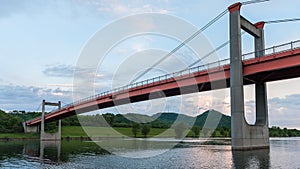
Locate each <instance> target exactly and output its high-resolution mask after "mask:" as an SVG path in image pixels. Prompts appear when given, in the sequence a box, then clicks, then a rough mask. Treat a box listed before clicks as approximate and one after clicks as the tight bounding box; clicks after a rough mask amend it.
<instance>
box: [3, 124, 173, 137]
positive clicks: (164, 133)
mask: <svg viewBox="0 0 300 169" xmlns="http://www.w3.org/2000/svg"><path fill="white" fill-rule="evenodd" d="M131 130H132V129H131V128H124V127H115V128H109V127H84V129H83V128H82V127H81V126H63V127H62V138H78V137H88V136H89V137H126V136H129V137H133V133H132V131H131ZM85 131H86V132H85ZM87 133H88V134H87ZM157 135H159V136H158V137H174V130H173V129H161V128H151V130H150V133H149V134H148V135H147V137H153V136H157ZM137 137H144V136H143V135H142V134H141V133H140V132H139V133H138V134H137ZM0 138H2V139H3V138H4V139H5V138H17V139H21V138H29V139H30V138H39V134H38V133H30V134H26V133H0Z"/></svg>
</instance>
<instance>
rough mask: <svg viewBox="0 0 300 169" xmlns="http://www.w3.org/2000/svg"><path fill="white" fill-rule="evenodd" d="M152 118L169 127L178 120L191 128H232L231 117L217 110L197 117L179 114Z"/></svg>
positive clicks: (160, 114)
mask: <svg viewBox="0 0 300 169" xmlns="http://www.w3.org/2000/svg"><path fill="white" fill-rule="evenodd" d="M151 117H152V118H154V119H157V120H158V121H160V122H162V123H166V124H168V125H172V124H174V122H175V120H176V122H178V123H179V122H183V123H185V124H186V125H187V126H190V127H191V126H192V125H193V126H199V127H203V126H204V125H205V127H206V128H215V126H216V125H217V128H221V127H226V128H230V126H231V117H230V116H226V115H224V114H222V113H220V112H218V111H216V110H208V111H205V112H204V113H202V114H200V115H198V116H196V117H191V116H187V115H184V114H177V113H157V114H155V115H153V116H151ZM207 118H208V120H207Z"/></svg>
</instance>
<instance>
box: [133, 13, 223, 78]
mask: <svg viewBox="0 0 300 169" xmlns="http://www.w3.org/2000/svg"><path fill="white" fill-rule="evenodd" d="M227 12H228V9H226V10H224V11H223V12H221V13H220V14H219V15H217V16H216V17H215V18H214V19H212V20H211V21H210V22H208V23H207V24H206V25H205V26H203V27H202V28H201V29H199V30H198V31H196V32H195V33H194V34H193V35H191V36H190V37H189V38H187V39H186V40H185V41H183V42H182V43H181V44H180V45H178V46H177V47H176V48H174V49H173V50H172V51H171V52H169V53H168V54H167V55H165V56H164V57H163V58H161V59H160V60H159V61H157V62H156V63H154V64H153V65H152V66H151V67H150V68H147V69H146V70H145V71H144V72H143V73H141V74H140V75H138V76H137V77H136V78H134V79H133V80H131V81H130V82H129V84H131V83H133V82H135V81H137V80H138V79H140V78H141V77H142V76H144V75H145V74H146V73H148V72H149V71H150V70H151V69H152V68H153V67H156V66H157V65H159V64H160V63H161V62H163V61H164V60H166V59H167V58H168V57H169V56H171V55H173V54H174V53H175V52H177V51H178V50H179V49H180V48H182V47H183V46H184V45H186V44H187V43H188V42H190V41H191V40H193V39H194V38H195V37H196V36H198V35H199V34H200V33H201V32H203V31H204V30H205V29H207V28H209V27H210V26H211V25H213V24H214V23H215V22H217V21H218V20H219V19H221V18H222V17H223V16H224V15H225V14H227Z"/></svg>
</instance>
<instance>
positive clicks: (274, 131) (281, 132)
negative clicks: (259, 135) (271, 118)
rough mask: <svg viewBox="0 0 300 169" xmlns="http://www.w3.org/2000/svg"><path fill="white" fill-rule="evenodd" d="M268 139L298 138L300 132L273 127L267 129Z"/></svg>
mask: <svg viewBox="0 0 300 169" xmlns="http://www.w3.org/2000/svg"><path fill="white" fill-rule="evenodd" d="M269 135H270V137H300V131H299V130H296V129H287V128H283V129H281V128H280V127H276V126H273V127H271V128H270V129H269Z"/></svg>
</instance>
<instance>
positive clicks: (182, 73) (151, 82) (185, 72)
mask: <svg viewBox="0 0 300 169" xmlns="http://www.w3.org/2000/svg"><path fill="white" fill-rule="evenodd" d="M278 48H279V49H280V48H283V49H282V50H278ZM297 48H300V40H297V41H292V42H289V43H284V44H281V45H278V46H273V47H270V48H266V49H264V50H260V51H254V52H250V53H246V54H243V55H242V57H243V60H249V59H253V58H255V53H258V52H259V53H261V52H263V53H264V55H262V56H261V57H263V56H267V55H271V54H275V53H281V52H285V51H288V50H294V49H297ZM270 50H271V51H272V52H270V53H268V51H270ZM248 56H251V57H248ZM215 64H217V66H214V67H211V66H212V65H215ZM228 64H229V59H224V60H220V61H216V62H212V63H207V64H205V65H200V66H195V67H191V68H188V69H184V70H181V71H178V72H174V73H170V74H165V75H161V76H158V77H154V78H150V79H146V80H143V81H140V82H136V83H131V84H127V85H125V86H121V87H118V88H115V89H111V90H109V91H105V92H102V93H98V94H95V95H93V96H89V97H86V98H83V99H80V100H77V101H74V102H72V103H69V104H66V105H64V106H63V107H62V108H61V109H65V108H67V107H70V106H75V105H78V104H81V103H83V102H87V101H92V100H95V99H97V98H99V97H107V96H109V95H112V94H114V93H118V92H124V91H127V90H130V89H134V88H137V87H142V86H145V85H154V83H157V82H162V81H165V80H167V79H171V78H178V77H180V76H185V75H189V76H190V75H191V74H194V73H196V72H200V71H204V70H208V69H210V68H217V67H220V66H224V65H228ZM57 110H58V109H56V110H53V111H51V112H50V113H52V112H55V111H57ZM38 118H40V117H37V118H34V119H32V120H30V121H33V120H36V119H38Z"/></svg>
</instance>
